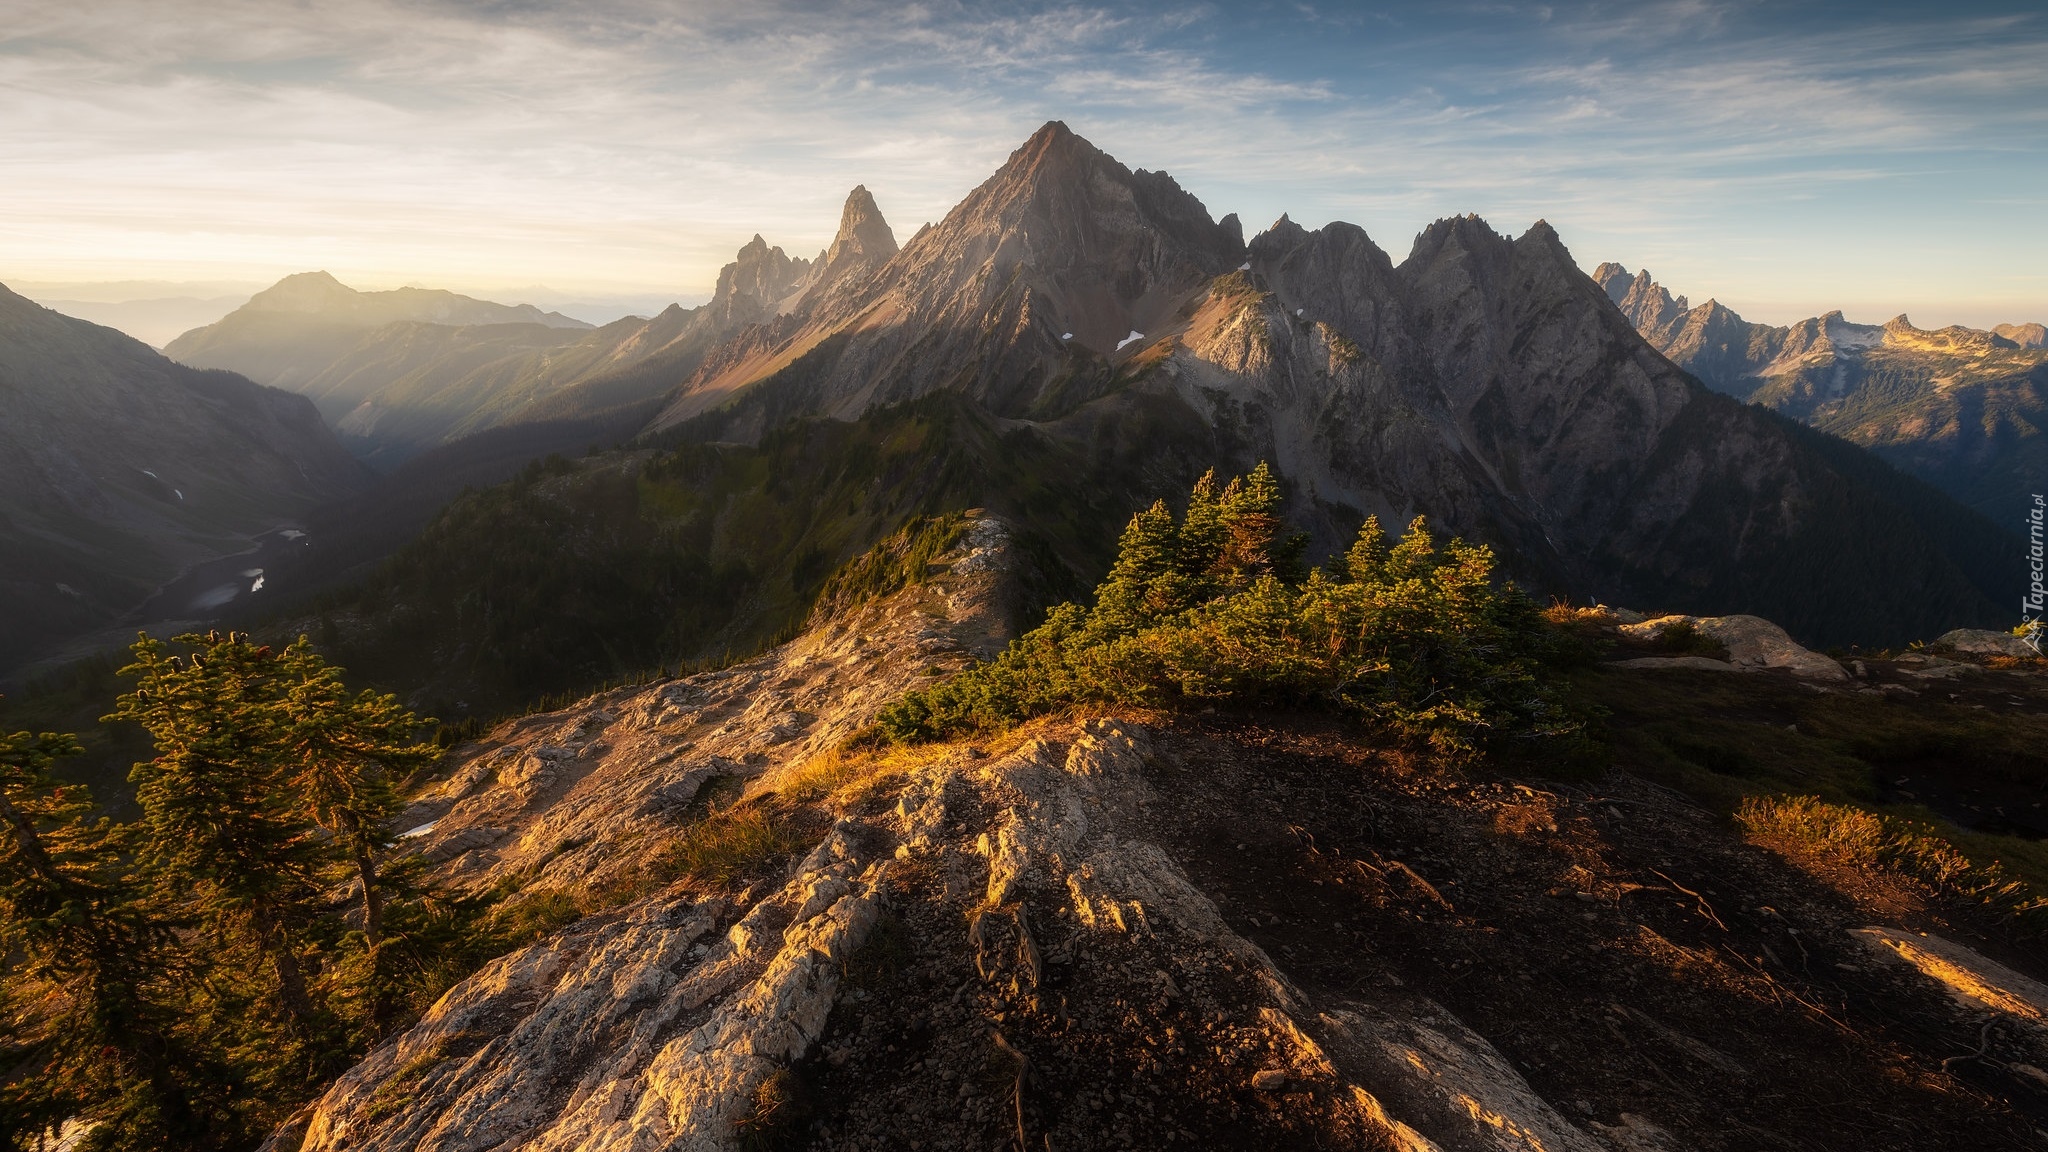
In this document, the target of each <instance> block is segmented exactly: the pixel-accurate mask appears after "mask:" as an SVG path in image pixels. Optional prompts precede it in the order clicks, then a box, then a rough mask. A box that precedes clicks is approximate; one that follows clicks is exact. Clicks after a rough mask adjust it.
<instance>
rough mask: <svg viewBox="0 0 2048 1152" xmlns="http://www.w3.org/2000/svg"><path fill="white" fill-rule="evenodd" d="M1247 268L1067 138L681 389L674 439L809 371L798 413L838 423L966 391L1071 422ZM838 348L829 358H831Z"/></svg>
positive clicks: (1141, 185)
mask: <svg viewBox="0 0 2048 1152" xmlns="http://www.w3.org/2000/svg"><path fill="white" fill-rule="evenodd" d="M1242 258H1243V237H1242V233H1241V231H1240V230H1239V229H1238V227H1237V221H1236V218H1235V217H1226V218H1225V219H1224V220H1223V221H1222V222H1221V223H1218V222H1214V221H1211V220H1210V218H1209V215H1208V212H1207V210H1206V209H1204V208H1203V207H1202V205H1201V202H1200V201H1198V200H1196V199H1195V198H1194V197H1193V196H1190V195H1189V194H1188V193H1186V192H1185V191H1183V190H1182V189H1181V188H1180V186H1179V185H1178V184H1176V183H1175V182H1174V181H1173V179H1172V177H1170V176H1167V175H1166V174H1164V173H1157V172H1146V171H1144V170H1142V169H1140V170H1138V171H1136V172H1132V171H1131V170H1129V169H1127V168H1125V167H1124V166H1123V165H1121V164H1119V163H1117V162H1116V161H1115V160H1114V159H1113V158H1111V157H1109V156H1108V155H1106V154H1104V153H1103V152H1101V151H1100V150H1098V149H1096V148H1095V147H1094V146H1093V145H1091V144H1089V143H1088V142H1087V141H1085V140H1083V139H1081V138H1080V137H1078V136H1076V135H1074V134H1073V133H1072V132H1071V131H1069V130H1068V129H1067V127H1066V126H1065V125H1064V124H1060V123H1058V122H1054V123H1051V124H1048V125H1046V126H1045V127H1044V128H1042V129H1040V130H1039V131H1038V132H1037V133H1036V134H1035V135H1033V136H1032V137H1031V139H1030V140H1028V141H1026V142H1025V144H1024V145H1023V147H1021V148H1019V149H1018V150H1017V151H1016V152H1015V153H1013V154H1012V155H1011V156H1010V158H1009V160H1008V162H1007V163H1005V164H1004V166H1003V167H1002V168H1001V169H1000V170H999V171H998V172H997V173H996V174H995V175H994V176H992V177H990V178H989V179H988V180H987V181H986V182H984V183H983V184H982V185H981V186H980V187H978V188H976V189H975V190H974V191H972V192H970V193H969V194H968V195H967V197H966V199H964V200H962V201H961V202H960V204H959V205H958V206H956V207H955V208H954V209H953V210H952V211H951V212H949V213H947V214H946V217H945V218H944V219H943V220H941V221H940V222H939V223H938V224H936V225H933V226H932V227H930V228H929V229H926V230H924V231H922V232H920V233H919V234H918V235H917V236H915V237H913V238H912V240H911V242H910V243H909V244H907V245H905V246H904V247H903V249H902V250H901V251H899V252H896V253H894V254H893V256H892V257H891V258H889V259H887V261H886V263H880V264H879V267H874V268H872V270H865V269H864V270H862V272H861V273H860V274H855V275H842V276H840V277H839V278H838V279H837V280H835V281H834V282H831V283H820V284H818V285H817V286H815V287H814V288H812V289H811V291H810V292H809V294H808V295H807V297H806V299H805V300H804V301H803V302H802V303H801V305H800V306H799V307H798V308H796V309H794V310H792V311H791V312H790V313H789V314H787V315H785V316H783V317H781V318H778V319H777V320H776V321H775V322H773V323H771V324H766V325H762V326H759V327H757V328H755V329H752V330H749V331H747V332H744V333H742V334H741V335H740V336H739V337H738V338H736V339H735V340H734V341H733V342H732V343H731V344H729V345H728V346H726V347H725V348H722V349H720V350H719V352H717V353H716V354H714V355H712V356H710V357H708V358H707V359H706V361H705V364H704V366H703V367H702V368H700V369H699V370H698V372H697V373H696V374H695V375H694V376H693V377H691V378H689V379H688V380H685V381H684V382H683V383H682V386H681V388H680V391H679V394H678V396H677V397H676V399H675V400H674V401H673V402H672V403H671V404H670V405H669V406H668V408H667V409H666V410H665V411H664V412H663V413H662V415H661V417H660V418H659V419H658V420H657V421H656V425H655V426H656V427H657V428H666V427H670V426H673V425H675V424H678V423H680V422H681V421H683V420H687V419H689V418H691V417H693V416H695V415H698V414H700V413H702V412H705V411H707V410H710V409H712V408H714V407H716V406H718V405H719V404H721V403H723V402H725V401H726V400H727V399H728V398H730V397H731V396H733V395H734V394H736V393H737V392H739V391H740V390H743V389H745V388H747V387H748V386H750V385H752V384H754V383H756V382H758V381H760V380H763V379H766V378H768V377H770V376H773V375H775V374H776V373H778V372H781V371H783V370H784V369H787V368H788V367H789V366H791V365H792V364H794V363H796V362H797V361H798V360H800V359H805V358H807V357H810V358H811V361H812V362H811V363H810V364H808V365H807V368H806V371H807V373H808V374H811V375H817V376H819V377H820V378H819V379H818V380H817V381H816V383H814V384H812V385H809V386H808V387H807V391H806V395H805V397H804V398H803V399H800V400H798V401H796V402H795V404H794V407H795V408H797V409H801V410H804V411H811V412H817V413H824V414H830V415H834V416H838V417H841V418H847V417H851V416H856V415H858V414H859V413H860V412H862V411H864V410H866V409H868V408H870V407H873V406H874V405H876V404H884V403H890V402H894V401H900V400H907V399H912V398H914V397H916V396H919V395H923V394H924V393H926V392H929V391H932V390H934V389H938V388H953V389H957V390H960V391H963V392H966V393H967V394H968V395H970V396H972V397H974V398H975V399H976V400H977V401H979V402H981V403H982V404H984V405H985V406H986V407H988V408H989V409H990V410H991V411H994V412H996V413H998V414H1001V415H1005V416H1023V415H1026V414H1045V413H1048V412H1056V411H1059V410H1063V409H1067V408H1071V407H1072V405H1073V403H1074V401H1075V400H1076V399H1077V398H1078V399H1086V398H1088V397H1090V396H1093V395H1096V394H1099V393H1100V391H1101V390H1102V389H1104V388H1106V387H1107V385H1108V383H1109V380H1110V375H1111V374H1110V371H1109V369H1110V366H1111V365H1112V364H1113V363H1116V362H1120V361H1121V360H1124V359H1128V357H1129V355H1130V353H1129V352H1128V351H1127V349H1126V348H1125V342H1126V340H1127V338H1128V335H1129V334H1130V333H1132V332H1141V331H1144V330H1145V329H1147V328H1151V329H1157V328H1159V327H1160V326H1161V325H1162V324H1165V323H1168V322H1170V321H1169V318H1170V316H1171V315H1172V313H1173V311H1174V310H1175V309H1176V308H1177V307H1179V306H1180V304H1181V303H1182V302H1183V301H1184V299H1185V297H1186V296H1187V295H1188V294H1189V293H1190V292H1193V291H1196V290H1198V289H1199V288H1200V287H1201V286H1202V285H1203V284H1205V283H1206V282H1207V281H1208V280H1209V279H1211V278H1213V277H1214V276H1216V275H1218V274H1220V273H1222V272H1224V271H1226V270H1228V269H1229V268H1230V267H1232V266H1234V265H1235V264H1236V263H1238V262H1239V261H1240V260H1241V259H1242ZM828 344H829V345H830V346H829V347H827V345H828Z"/></svg>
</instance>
